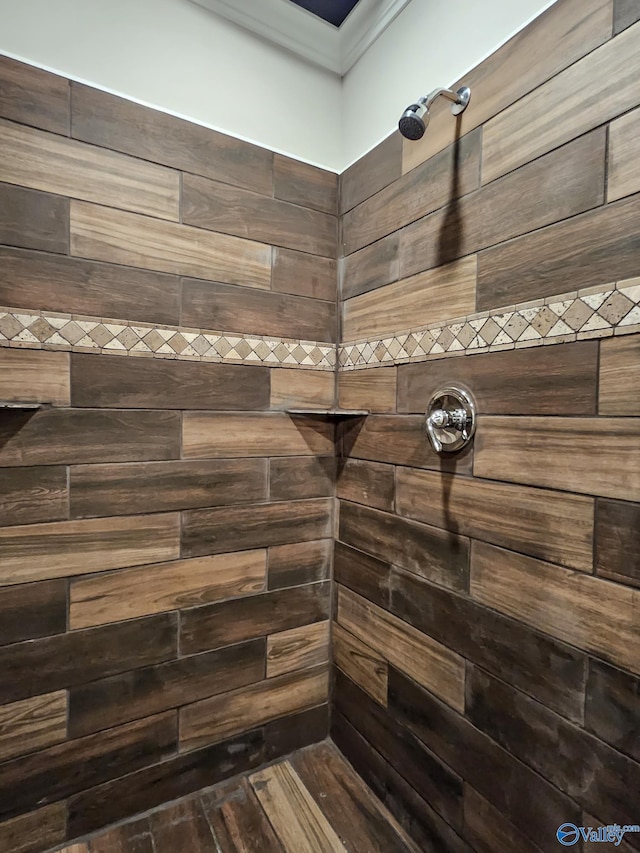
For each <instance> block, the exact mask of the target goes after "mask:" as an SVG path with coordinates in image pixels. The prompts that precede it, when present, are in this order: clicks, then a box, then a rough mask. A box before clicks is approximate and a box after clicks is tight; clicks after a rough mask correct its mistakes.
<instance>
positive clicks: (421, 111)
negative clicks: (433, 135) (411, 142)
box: [398, 104, 429, 139]
mask: <svg viewBox="0 0 640 853" xmlns="http://www.w3.org/2000/svg"><path fill="white" fill-rule="evenodd" d="M428 124H429V110H428V108H427V107H426V106H424V104H411V106H410V107H407V108H406V110H405V111H404V112H403V113H402V115H401V116H400V121H399V122H398V130H399V131H400V133H401V134H402V135H403V136H404V138H405V139H422V137H423V136H424V132H425V130H426V129H427V125H428Z"/></svg>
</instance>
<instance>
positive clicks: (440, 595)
mask: <svg viewBox="0 0 640 853" xmlns="http://www.w3.org/2000/svg"><path fill="white" fill-rule="evenodd" d="M390 588H391V600H390V605H388V607H389V609H390V610H391V612H392V613H394V614H396V615H397V616H398V617H399V618H401V619H403V620H404V621H405V622H408V623H409V624H410V625H413V626H414V627H415V628H418V629H419V630H420V631H422V632H423V633H425V634H428V635H429V636H430V637H433V638H434V639H435V640H437V641H438V642H439V643H441V644H442V645H444V646H446V647H447V648H449V649H451V650H452V651H455V652H457V653H458V654H459V655H461V656H462V657H464V658H466V659H467V660H468V661H472V662H473V663H475V664H477V665H478V666H481V667H482V668H483V669H485V670H487V671H488V672H491V673H493V674H494V675H496V676H497V677H498V678H501V679H502V680H503V681H506V682H508V683H509V684H513V685H514V686H515V687H517V688H518V689H520V690H523V691H524V692H525V693H528V694H529V695H530V696H533V697H534V698H536V699H538V700H539V701H540V702H542V703H543V704H544V705H546V706H547V707H548V708H552V709H553V710H555V711H557V712H558V713H559V714H562V716H564V717H566V718H567V719H569V720H573V721H575V722H577V723H579V724H581V723H582V721H583V717H584V690H585V669H586V663H585V655H584V653H583V652H580V651H578V650H577V649H574V648H571V647H570V646H567V645H565V644H564V643H560V642H558V641H557V640H554V639H552V638H551V637H549V636H546V635H544V634H542V633H540V632H538V631H535V630H532V629H531V628H530V627H528V626H527V625H524V624H523V623H522V622H519V621H515V620H513V619H509V618H507V617H505V616H502V615H500V614H499V613H496V612H494V611H493V610H489V609H488V608H487V607H484V606H482V605H481V604H478V603H477V602H475V601H472V600H470V599H469V598H468V597H467V596H466V595H464V596H461V595H456V594H454V593H451V592H449V591H448V590H445V589H441V588H439V587H436V586H434V585H433V584H431V583H429V582H427V581H425V580H424V579H423V578H420V577H418V576H417V575H415V574H412V573H411V572H407V571H404V569H395V568H394V569H393V570H392V572H391V578H390Z"/></svg>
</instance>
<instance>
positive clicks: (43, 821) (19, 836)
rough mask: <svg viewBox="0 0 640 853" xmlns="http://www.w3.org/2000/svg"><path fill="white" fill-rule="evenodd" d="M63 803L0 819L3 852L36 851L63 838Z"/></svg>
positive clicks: (64, 811) (54, 845)
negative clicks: (0, 820) (8, 818)
mask: <svg viewBox="0 0 640 853" xmlns="http://www.w3.org/2000/svg"><path fill="white" fill-rule="evenodd" d="M66 825H67V808H66V803H54V804H53V805H51V806H45V807H44V808H41V809H37V810H36V811H32V812H29V814H23V815H20V816H19V817H14V818H11V820H8V821H3V822H2V823H0V845H1V846H2V849H3V850H6V851H7V853H40V851H41V850H47V849H48V848H49V847H56V846H57V845H59V844H61V843H62V842H63V841H64V839H65V831H66Z"/></svg>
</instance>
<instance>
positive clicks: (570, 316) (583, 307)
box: [562, 299, 593, 332]
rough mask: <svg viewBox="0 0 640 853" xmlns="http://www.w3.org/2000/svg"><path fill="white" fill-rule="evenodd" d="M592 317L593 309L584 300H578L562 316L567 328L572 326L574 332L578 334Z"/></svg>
mask: <svg viewBox="0 0 640 853" xmlns="http://www.w3.org/2000/svg"><path fill="white" fill-rule="evenodd" d="M592 315H593V308H591V307H590V306H589V305H587V303H586V302H583V300H582V299H576V301H575V302H573V303H572V304H571V305H570V306H569V308H567V310H566V311H565V312H564V314H563V315H562V321H563V322H564V323H566V324H567V326H571V328H572V329H573V330H574V332H577V331H578V329H581V328H582V327H583V326H584V324H585V323H586V322H587V320H588V319H589V318H590V317H591V316H592Z"/></svg>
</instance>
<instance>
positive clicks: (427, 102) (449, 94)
mask: <svg viewBox="0 0 640 853" xmlns="http://www.w3.org/2000/svg"><path fill="white" fill-rule="evenodd" d="M440 95H442V96H443V97H444V98H448V99H449V100H450V101H453V103H454V104H462V100H461V98H460V94H459V93H458V92H454V91H452V90H451V89H434V90H433V92H429V94H428V95H424V97H422V98H420V99H419V100H418V103H419V104H420V106H421V107H426V108H427V109H429V108H430V107H431V104H432V103H433V102H434V101H435V100H436V98H439V97H440Z"/></svg>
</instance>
